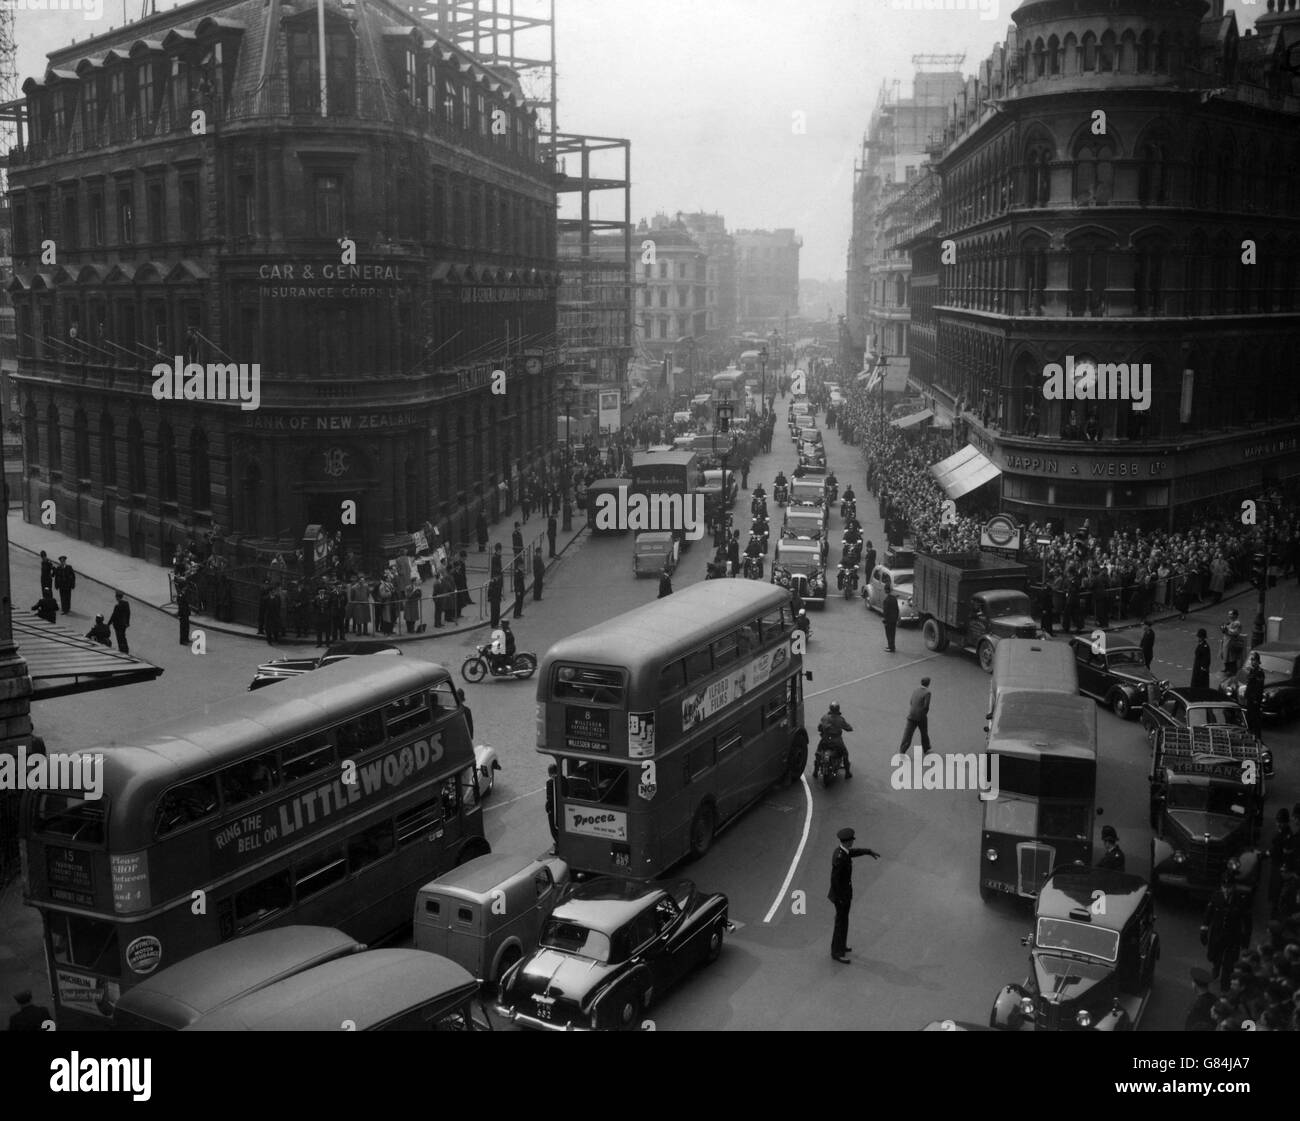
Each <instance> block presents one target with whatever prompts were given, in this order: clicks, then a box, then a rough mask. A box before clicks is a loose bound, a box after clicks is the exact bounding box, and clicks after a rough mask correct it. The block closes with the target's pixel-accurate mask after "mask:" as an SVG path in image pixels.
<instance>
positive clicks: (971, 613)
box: [963, 590, 1040, 673]
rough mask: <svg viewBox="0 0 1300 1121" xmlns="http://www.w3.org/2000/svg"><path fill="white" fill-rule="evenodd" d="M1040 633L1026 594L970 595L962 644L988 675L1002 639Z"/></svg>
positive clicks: (995, 592)
mask: <svg viewBox="0 0 1300 1121" xmlns="http://www.w3.org/2000/svg"><path fill="white" fill-rule="evenodd" d="M1039 633H1040V632H1039V630H1038V624H1037V623H1036V622H1034V618H1033V616H1032V615H1031V614H1030V607H1029V597H1028V596H1027V595H1026V594H1025V593H1024V592H1014V591H1009V590H995V591H991V592H979V593H978V594H976V595H973V596H971V598H970V607H969V609H968V613H967V616H966V634H965V641H964V643H963V645H964V646H965V647H966V649H967V650H974V651H975V652H976V654H977V656H978V657H979V660H980V665H981V667H983V669H984V671H985V672H986V673H992V672H993V655H994V652H995V651H996V649H997V644H998V643H999V642H1000V641H1001V640H1002V639H1004V638H1037V637H1038V635H1039ZM986 663H987V664H986Z"/></svg>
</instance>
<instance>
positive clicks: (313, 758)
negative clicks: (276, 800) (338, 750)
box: [280, 713, 383, 785]
mask: <svg viewBox="0 0 1300 1121" xmlns="http://www.w3.org/2000/svg"><path fill="white" fill-rule="evenodd" d="M366 715H367V716H374V717H376V718H378V716H379V714H378V713H367V714H366ZM355 723H357V721H350V722H349V724H355ZM348 726H349V725H348V724H345V725H344V726H343V727H344V728H346V727H348ZM379 727H380V738H381V739H382V738H383V722H382V720H381V721H380V723H379ZM341 732H342V729H340V742H341ZM358 750H359V749H358ZM280 761H281V777H282V779H283V780H284V782H285V784H286V785H288V784H289V783H291V782H297V781H298V780H299V779H301V778H306V777H307V776H308V775H311V774H315V773H316V772H317V771H321V770H324V769H325V768H326V767H328V766H329V765H330V764H331V763H333V762H334V748H333V746H332V745H331V744H330V741H329V736H328V735H326V734H325V733H324V732H317V733H314V734H313V735H310V736H304V737H303V738H302V739H300V740H295V741H294V742H293V743H291V744H289V746H288V747H286V748H284V749H283V751H281V753H280Z"/></svg>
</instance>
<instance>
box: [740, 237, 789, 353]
mask: <svg viewBox="0 0 1300 1121" xmlns="http://www.w3.org/2000/svg"><path fill="white" fill-rule="evenodd" d="M732 236H733V238H734V240H735V246H736V319H737V324H738V326H739V327H741V328H753V329H756V330H757V329H761V328H767V329H768V330H771V329H773V328H777V327H781V326H782V324H783V323H784V321H785V319H786V317H787V316H789V317H791V318H794V317H796V316H798V314H799V250H800V249H801V248H803V239H802V238H800V237H798V236H797V235H796V234H795V231H794V230H791V229H781V230H736V231H735V232H734V234H733V235H732Z"/></svg>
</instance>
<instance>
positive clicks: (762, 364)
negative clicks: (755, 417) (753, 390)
mask: <svg viewBox="0 0 1300 1121" xmlns="http://www.w3.org/2000/svg"><path fill="white" fill-rule="evenodd" d="M758 365H759V369H760V370H761V371H762V377H763V383H762V386H761V387H760V388H761V389H762V393H763V415H764V416H766V415H767V347H766V346H764V347H763V348H762V350H760V351H759V352H758Z"/></svg>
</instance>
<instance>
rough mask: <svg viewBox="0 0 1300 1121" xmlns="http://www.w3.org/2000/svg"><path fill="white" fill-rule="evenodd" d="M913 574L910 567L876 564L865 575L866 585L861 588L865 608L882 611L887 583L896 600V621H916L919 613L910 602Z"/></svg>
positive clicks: (918, 618)
mask: <svg viewBox="0 0 1300 1121" xmlns="http://www.w3.org/2000/svg"><path fill="white" fill-rule="evenodd" d="M913 575H914V573H913V571H912V569H910V568H890V567H889V566H888V565H884V564H878V565H876V567H875V568H873V569H872V570H871V572H870V573H869V574H868V576H867V586H866V587H865V588H863V589H862V598H863V599H865V600H866V601H867V609H868V610H869V611H879V612H881V613H882V614H883V613H884V610H885V585H886V584H888V585H889V586H890V587H891V588H893V590H894V598H895V599H897V600H898V621H899V622H900V623H915V622H918V621H919V620H920V618H921V614H920V612H919V611H917V609H916V604H915V603H913V602H912V579H913Z"/></svg>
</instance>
